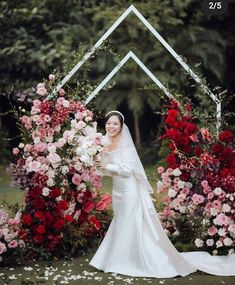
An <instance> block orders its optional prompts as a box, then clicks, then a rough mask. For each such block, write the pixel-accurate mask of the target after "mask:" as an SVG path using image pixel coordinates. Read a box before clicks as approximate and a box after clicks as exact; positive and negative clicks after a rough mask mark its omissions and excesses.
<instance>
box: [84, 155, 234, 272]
mask: <svg viewBox="0 0 235 285" xmlns="http://www.w3.org/2000/svg"><path fill="white" fill-rule="evenodd" d="M105 159H106V161H105V165H106V166H105V169H103V174H104V175H110V176H112V177H113V189H112V198H113V200H112V201H113V212H114V217H113V219H112V221H111V224H110V226H109V229H108V231H107V233H106V235H105V237H104V238H103V240H102V242H101V244H100V246H99V248H98V249H97V251H96V253H95V255H94V256H93V258H92V259H91V260H90V262H89V264H90V265H91V266H93V267H95V268H97V269H99V270H103V271H104V272H116V273H120V274H124V275H129V276H138V277H156V278H170V277H174V276H177V275H181V276H186V275H188V274H190V273H193V272H195V271H197V270H201V271H204V272H207V273H211V274H215V275H235V255H233V256H222V257H218V256H211V255H210V254H209V253H206V252H189V253H179V252H178V251H177V250H176V248H175V247H174V246H173V244H172V243H171V241H170V240H169V238H168V237H167V235H166V233H165V231H164V229H163V228H162V225H161V223H160V219H159V217H158V214H157V212H156V210H155V207H154V205H153V203H152V200H151V197H150V194H149V193H148V191H147V190H146V188H145V187H144V185H142V181H141V179H139V177H138V175H136V174H135V170H134V169H135V162H134V161H133V160H131V153H130V152H123V151H122V152H118V151H113V152H110V153H109V154H107V155H106V158H105Z"/></svg>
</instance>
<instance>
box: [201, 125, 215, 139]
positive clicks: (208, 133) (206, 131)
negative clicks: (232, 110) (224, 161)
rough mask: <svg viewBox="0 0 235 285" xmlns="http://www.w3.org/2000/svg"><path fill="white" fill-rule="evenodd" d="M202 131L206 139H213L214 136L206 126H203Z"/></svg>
mask: <svg viewBox="0 0 235 285" xmlns="http://www.w3.org/2000/svg"><path fill="white" fill-rule="evenodd" d="M200 132H201V135H202V138H203V139H204V140H207V141H208V142H210V141H212V139H213V137H212V135H211V133H210V132H209V131H208V130H207V129H206V128H201V129H200Z"/></svg>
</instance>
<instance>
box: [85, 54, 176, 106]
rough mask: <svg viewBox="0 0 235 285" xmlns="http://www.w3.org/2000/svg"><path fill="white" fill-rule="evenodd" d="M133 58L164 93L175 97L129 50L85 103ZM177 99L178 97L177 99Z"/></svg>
mask: <svg viewBox="0 0 235 285" xmlns="http://www.w3.org/2000/svg"><path fill="white" fill-rule="evenodd" d="M130 58H132V59H133V60H134V61H135V62H136V63H137V64H138V65H139V66H140V67H141V68H142V69H143V71H144V72H145V73H146V74H147V75H148V76H149V77H150V78H151V79H152V80H153V82H154V83H156V84H157V85H158V87H159V88H160V89H162V90H163V91H164V93H165V94H166V95H167V96H168V97H169V98H172V99H175V98H174V96H173V95H172V94H171V93H170V92H169V91H168V90H167V89H166V87H165V86H164V85H163V84H162V83H161V82H160V81H159V80H158V79H157V78H156V76H155V75H154V74H153V73H152V72H151V71H150V70H149V69H148V68H147V67H146V66H145V65H144V64H143V62H142V61H140V60H139V58H138V57H137V56H136V55H135V54H134V53H133V52H132V51H129V52H128V53H127V54H126V55H125V57H124V58H123V59H122V60H121V61H120V62H119V63H118V65H117V66H116V67H114V69H113V70H112V71H111V72H110V73H109V74H108V75H107V76H106V77H105V79H104V80H103V81H102V82H101V83H100V84H99V85H98V86H97V87H96V89H95V90H94V91H93V92H92V93H91V94H90V95H89V96H88V97H87V99H86V101H85V105H87V104H88V103H89V102H90V101H91V100H92V99H93V98H94V97H95V96H96V95H97V94H98V93H99V92H100V90H101V89H102V88H103V87H104V86H105V85H106V84H107V83H108V82H109V80H110V79H111V78H112V77H113V76H114V75H115V74H116V73H117V72H118V71H119V69H120V68H121V67H122V66H123V65H124V64H125V63H126V62H127V61H128V60H129V59H130ZM175 100H176V99H175Z"/></svg>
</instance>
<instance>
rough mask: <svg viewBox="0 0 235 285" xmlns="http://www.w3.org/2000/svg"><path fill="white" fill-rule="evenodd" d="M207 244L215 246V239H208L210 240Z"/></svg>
mask: <svg viewBox="0 0 235 285" xmlns="http://www.w3.org/2000/svg"><path fill="white" fill-rule="evenodd" d="M206 244H207V245H208V246H213V245H214V240H213V239H208V240H207V241H206Z"/></svg>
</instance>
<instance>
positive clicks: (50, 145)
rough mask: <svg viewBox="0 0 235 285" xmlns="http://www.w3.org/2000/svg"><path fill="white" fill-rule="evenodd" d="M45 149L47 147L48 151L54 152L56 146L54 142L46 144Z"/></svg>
mask: <svg viewBox="0 0 235 285" xmlns="http://www.w3.org/2000/svg"><path fill="white" fill-rule="evenodd" d="M47 149H48V151H49V152H50V153H55V152H56V146H55V145H54V144H48V147H47Z"/></svg>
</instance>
